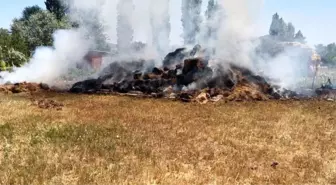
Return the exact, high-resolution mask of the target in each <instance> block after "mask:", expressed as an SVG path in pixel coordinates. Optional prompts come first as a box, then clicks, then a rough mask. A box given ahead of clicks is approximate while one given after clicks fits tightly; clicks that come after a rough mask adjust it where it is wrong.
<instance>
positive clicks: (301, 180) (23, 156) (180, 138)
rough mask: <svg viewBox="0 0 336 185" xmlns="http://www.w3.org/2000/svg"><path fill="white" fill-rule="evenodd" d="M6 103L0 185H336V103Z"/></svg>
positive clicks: (5, 99)
mask: <svg viewBox="0 0 336 185" xmlns="http://www.w3.org/2000/svg"><path fill="white" fill-rule="evenodd" d="M33 97H35V98H36V99H39V98H47V99H52V100H56V101H57V102H61V103H63V104H64V107H63V108H62V109H61V110H56V109H42V108H40V107H38V106H36V105H34V104H32V100H31V99H30V98H31V95H0V183H1V184H336V133H335V131H336V103H335V102H327V101H317V100H309V101H277V102H276V101H268V102H239V103H234V102H229V103H225V102H218V103H208V104H206V105H199V104H195V103H187V104H186V103H181V102H175V101H168V100H156V99H136V98H130V97H117V96H98V95H68V94H54V93H48V94H36V95H33Z"/></svg>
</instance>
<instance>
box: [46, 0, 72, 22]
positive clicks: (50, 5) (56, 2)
mask: <svg viewBox="0 0 336 185" xmlns="http://www.w3.org/2000/svg"><path fill="white" fill-rule="evenodd" d="M44 4H45V5H46V9H47V10H48V11H49V12H51V13H53V14H55V16H56V19H57V20H59V21H60V20H62V19H63V18H64V16H65V15H66V13H67V11H68V9H67V7H66V6H65V5H64V4H63V2H61V0H46V1H45V2H44Z"/></svg>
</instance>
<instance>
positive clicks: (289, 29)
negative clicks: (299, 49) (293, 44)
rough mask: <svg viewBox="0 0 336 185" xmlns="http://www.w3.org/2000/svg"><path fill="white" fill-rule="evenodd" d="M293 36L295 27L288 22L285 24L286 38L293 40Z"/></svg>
mask: <svg viewBox="0 0 336 185" xmlns="http://www.w3.org/2000/svg"><path fill="white" fill-rule="evenodd" d="M294 36H295V27H294V25H293V24H292V23H291V22H290V23H288V26H287V35H286V40H288V41H293V40H294Z"/></svg>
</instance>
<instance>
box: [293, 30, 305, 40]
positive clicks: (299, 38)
mask: <svg viewBox="0 0 336 185" xmlns="http://www.w3.org/2000/svg"><path fill="white" fill-rule="evenodd" d="M294 40H295V41H296V42H301V43H306V41H305V40H306V37H304V36H303V34H302V32H301V30H299V31H298V32H297V33H296V34H295V37H294Z"/></svg>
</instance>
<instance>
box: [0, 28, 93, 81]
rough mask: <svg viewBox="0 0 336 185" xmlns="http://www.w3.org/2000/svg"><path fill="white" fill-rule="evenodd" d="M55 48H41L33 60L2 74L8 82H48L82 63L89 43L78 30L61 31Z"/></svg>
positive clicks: (56, 33) (56, 35)
mask: <svg viewBox="0 0 336 185" xmlns="http://www.w3.org/2000/svg"><path fill="white" fill-rule="evenodd" d="M54 40H55V41H54V46H53V47H39V48H37V49H36V51H35V53H34V55H33V57H32V59H31V60H30V61H29V62H28V63H26V64H25V65H24V66H22V67H20V68H16V69H14V72H11V73H9V72H2V73H1V76H2V78H3V79H2V81H0V83H1V82H2V83H6V82H12V83H13V82H23V81H28V82H46V83H51V82H52V81H53V80H54V79H56V78H57V77H59V76H60V75H62V74H64V73H66V72H67V69H69V68H70V67H73V66H74V65H75V64H76V63H78V62H80V61H81V60H82V59H83V57H84V55H85V54H86V53H87V52H88V50H89V48H88V46H89V43H88V42H87V40H85V39H84V38H83V35H82V34H81V33H80V32H79V31H78V30H59V31H57V32H55V33H54Z"/></svg>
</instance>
